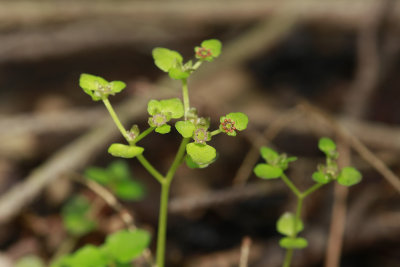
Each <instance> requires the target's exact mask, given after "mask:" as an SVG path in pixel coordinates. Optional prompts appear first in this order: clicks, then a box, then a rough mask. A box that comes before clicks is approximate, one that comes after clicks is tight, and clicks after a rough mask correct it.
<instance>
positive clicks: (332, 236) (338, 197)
mask: <svg viewBox="0 0 400 267" xmlns="http://www.w3.org/2000/svg"><path fill="white" fill-rule="evenodd" d="M338 152H339V154H340V157H339V160H338V163H339V167H341V168H343V167H345V166H349V165H350V161H351V159H350V148H349V147H348V145H347V144H345V143H344V142H343V141H339V143H338ZM348 193H349V189H348V188H347V187H345V186H342V185H340V184H338V183H335V191H334V202H333V208H332V215H331V222H330V224H331V226H330V229H329V236H328V245H327V249H326V257H325V266H326V267H338V266H339V264H340V257H341V254H342V246H343V234H344V229H345V223H346V212H347V204H346V202H347V195H348Z"/></svg>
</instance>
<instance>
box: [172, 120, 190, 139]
mask: <svg viewBox="0 0 400 267" xmlns="http://www.w3.org/2000/svg"><path fill="white" fill-rule="evenodd" d="M175 128H176V130H177V131H178V132H179V133H180V134H181V135H182V136H183V137H184V138H190V137H192V136H193V132H194V129H195V126H194V124H193V122H191V121H178V122H176V123H175Z"/></svg>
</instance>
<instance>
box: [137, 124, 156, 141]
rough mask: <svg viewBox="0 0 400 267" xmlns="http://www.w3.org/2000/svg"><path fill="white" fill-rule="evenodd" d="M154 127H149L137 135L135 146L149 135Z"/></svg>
mask: <svg viewBox="0 0 400 267" xmlns="http://www.w3.org/2000/svg"><path fill="white" fill-rule="evenodd" d="M155 128H156V127H149V128H147V129H146V131H144V132H142V133H140V134H139V136H138V137H137V138H136V139H135V144H136V143H137V142H139V141H140V140H142V139H143V138H145V137H146V136H147V135H148V134H149V133H151V132H152V131H154V129H155Z"/></svg>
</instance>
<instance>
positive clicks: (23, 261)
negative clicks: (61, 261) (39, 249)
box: [14, 255, 45, 267]
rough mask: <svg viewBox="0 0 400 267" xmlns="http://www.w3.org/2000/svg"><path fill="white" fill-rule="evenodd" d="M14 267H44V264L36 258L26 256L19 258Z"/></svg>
mask: <svg viewBox="0 0 400 267" xmlns="http://www.w3.org/2000/svg"><path fill="white" fill-rule="evenodd" d="M14 267H45V264H44V262H43V261H42V259H41V258H39V257H38V256H35V255H28V256H24V257H22V258H20V259H19V260H18V261H17V262H16V263H15V265H14Z"/></svg>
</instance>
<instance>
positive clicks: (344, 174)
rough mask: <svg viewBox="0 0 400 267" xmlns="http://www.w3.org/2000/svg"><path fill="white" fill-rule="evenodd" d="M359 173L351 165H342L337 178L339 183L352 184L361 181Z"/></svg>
mask: <svg viewBox="0 0 400 267" xmlns="http://www.w3.org/2000/svg"><path fill="white" fill-rule="evenodd" d="M361 179H362V175H361V173H360V172H359V171H358V170H357V169H355V168H353V167H344V168H343V169H342V170H341V171H340V173H339V176H338V178H337V181H338V183H339V184H341V185H344V186H352V185H355V184H358V183H359V182H361Z"/></svg>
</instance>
